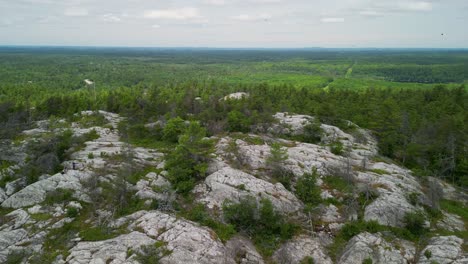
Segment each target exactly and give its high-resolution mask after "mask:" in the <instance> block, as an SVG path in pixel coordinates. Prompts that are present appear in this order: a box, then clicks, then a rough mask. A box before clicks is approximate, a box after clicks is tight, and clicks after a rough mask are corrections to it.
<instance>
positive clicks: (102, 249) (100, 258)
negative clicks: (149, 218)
mask: <svg viewBox="0 0 468 264" xmlns="http://www.w3.org/2000/svg"><path fill="white" fill-rule="evenodd" d="M155 242H156V241H155V240H154V239H152V238H150V237H148V236H147V235H145V234H142V233H140V232H131V233H130V234H126V235H120V236H118V237H116V238H113V239H108V240H104V241H96V242H79V243H78V244H77V245H76V246H74V247H73V248H72V249H70V255H69V256H68V257H67V260H66V261H67V263H70V264H81V263H112V264H121V263H138V262H137V261H133V260H132V259H131V258H130V257H131V256H132V255H130V256H128V254H127V252H128V251H129V249H131V250H133V251H136V250H138V249H139V248H140V247H141V246H148V245H153V244H154V243H155Z"/></svg>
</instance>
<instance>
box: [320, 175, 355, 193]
mask: <svg viewBox="0 0 468 264" xmlns="http://www.w3.org/2000/svg"><path fill="white" fill-rule="evenodd" d="M323 182H324V183H325V184H326V185H327V186H328V187H329V188H332V189H335V190H338V191H340V192H342V193H350V192H351V191H352V186H351V184H350V183H349V182H348V181H346V180H345V179H343V178H342V177H340V176H332V175H328V176H325V177H323Z"/></svg>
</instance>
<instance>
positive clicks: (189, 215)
mask: <svg viewBox="0 0 468 264" xmlns="http://www.w3.org/2000/svg"><path fill="white" fill-rule="evenodd" d="M181 215H182V216H183V217H184V218H186V219H188V220H191V221H194V222H198V223H199V224H201V225H204V226H207V227H210V228H211V229H213V230H214V231H215V233H216V234H217V235H218V237H219V238H220V239H221V241H223V242H226V241H227V240H229V239H230V238H231V237H232V236H233V235H234V234H235V233H236V230H235V229H234V226H233V225H229V224H223V223H221V222H218V221H216V220H214V219H213V218H212V217H211V216H210V215H209V214H208V212H207V211H206V210H205V206H204V205H203V204H197V205H195V206H194V207H192V208H191V209H190V210H187V211H183V212H182V213H181Z"/></svg>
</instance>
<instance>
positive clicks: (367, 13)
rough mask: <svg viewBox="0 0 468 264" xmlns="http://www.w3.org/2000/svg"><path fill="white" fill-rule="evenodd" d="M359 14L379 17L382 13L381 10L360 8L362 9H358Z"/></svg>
mask: <svg viewBox="0 0 468 264" xmlns="http://www.w3.org/2000/svg"><path fill="white" fill-rule="evenodd" d="M359 15H361V16H365V17H380V16H383V15H384V14H383V13H382V12H379V11H375V10H362V11H359Z"/></svg>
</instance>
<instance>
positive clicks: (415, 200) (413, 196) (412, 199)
mask: <svg viewBox="0 0 468 264" xmlns="http://www.w3.org/2000/svg"><path fill="white" fill-rule="evenodd" d="M408 202H409V203H410V204H412V205H414V206H416V205H418V204H419V194H418V193H417V192H412V193H410V194H409V195H408Z"/></svg>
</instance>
